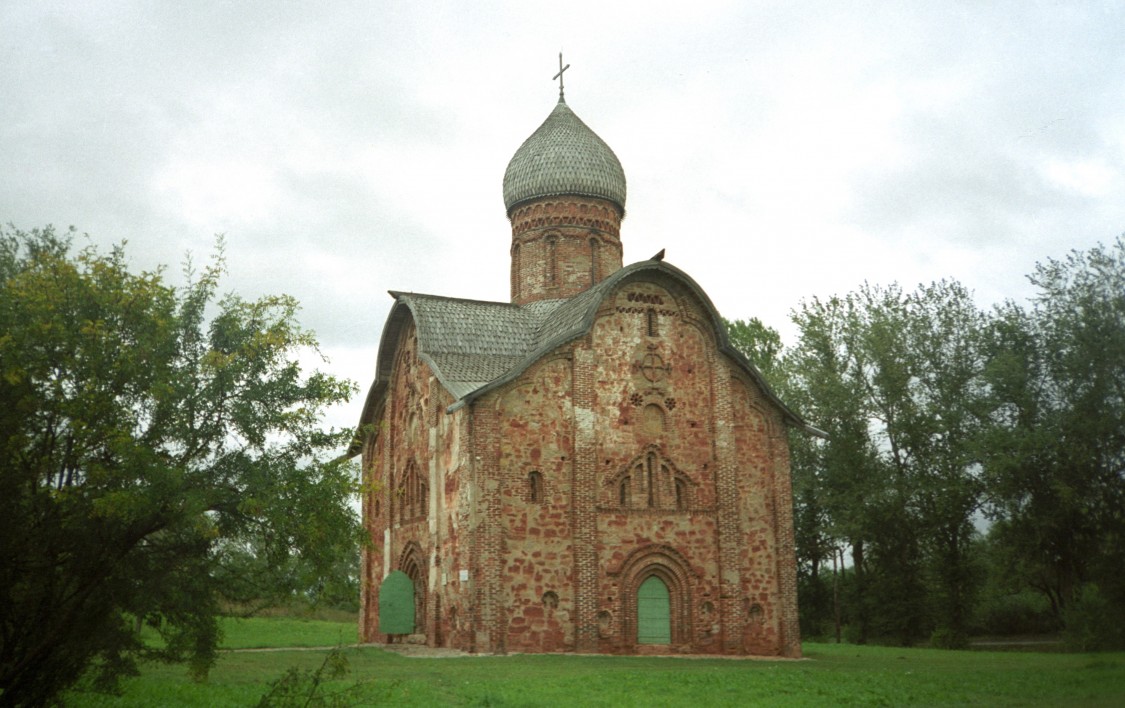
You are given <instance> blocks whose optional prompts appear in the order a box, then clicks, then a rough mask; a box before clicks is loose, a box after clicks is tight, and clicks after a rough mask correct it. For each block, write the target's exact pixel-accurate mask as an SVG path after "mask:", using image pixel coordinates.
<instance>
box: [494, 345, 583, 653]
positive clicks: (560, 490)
mask: <svg viewBox="0 0 1125 708" xmlns="http://www.w3.org/2000/svg"><path fill="white" fill-rule="evenodd" d="M570 367H571V363H570V361H569V358H568V357H564V356H559V357H553V358H548V359H545V360H543V361H540V362H539V363H537V364H535V365H534V366H532V367H531V368H530V369H529V370H528V371H527V372H526V373H525V374H524V376H522V377H520V381H519V382H518V383H517V384H516V385H514V386H512V387H510V388H508V390H506V391H505V392H504V393H503V394H502V395H500V396H498V397H497V399H498V400H497V402H496V408H497V414H498V421H499V433H500V458H499V470H498V475H499V502H500V505H501V509H500V516H501V524H502V525H503V528H504V539H503V540H504V546H503V554H504V567H503V573H502V575H503V579H502V582H501V586H502V598H503V599H502V602H501V603H500V607H499V608H498V609H499V611H501V612H503V613H504V615H505V617H504V619H503V620H502V622H501V625H502V626H503V627H504V632H505V636H506V639H505V648H506V649H507V651H520V652H528V651H531V652H543V651H560V650H570V649H573V648H574V592H573V587H574V577H573V569H574V559H573V553H572V548H573V539H572V538H571V503H572V499H573V493H572V484H571V483H572V479H571V477H572V469H573V468H572V465H573V449H574V432H573V424H574V413H573V410H572V408H571V401H570V398H571V397H570V391H571V376H570V374H571V371H570Z"/></svg>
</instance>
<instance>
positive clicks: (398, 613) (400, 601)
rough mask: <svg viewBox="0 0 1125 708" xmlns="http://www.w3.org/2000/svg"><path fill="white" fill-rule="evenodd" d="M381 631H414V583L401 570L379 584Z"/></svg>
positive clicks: (399, 632)
mask: <svg viewBox="0 0 1125 708" xmlns="http://www.w3.org/2000/svg"><path fill="white" fill-rule="evenodd" d="M379 631H380V632H382V633H383V634H413V633H414V583H413V582H412V581H411V580H410V576H408V575H407V574H406V573H404V572H402V571H401V570H396V571H394V572H392V573H391V574H390V575H388V576H387V577H386V578H384V579H383V584H382V585H380V586H379Z"/></svg>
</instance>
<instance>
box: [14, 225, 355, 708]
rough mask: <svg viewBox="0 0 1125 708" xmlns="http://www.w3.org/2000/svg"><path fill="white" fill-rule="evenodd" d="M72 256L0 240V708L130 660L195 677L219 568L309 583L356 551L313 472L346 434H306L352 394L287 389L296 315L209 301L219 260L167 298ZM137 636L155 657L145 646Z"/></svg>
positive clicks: (33, 701)
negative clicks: (229, 562) (150, 640)
mask: <svg viewBox="0 0 1125 708" xmlns="http://www.w3.org/2000/svg"><path fill="white" fill-rule="evenodd" d="M72 231H73V230H72ZM72 240H73V233H71V234H67V235H64V236H59V235H56V234H55V233H54V231H52V230H51V229H50V228H47V229H44V230H36V231H32V232H30V233H24V232H20V231H10V232H9V231H0V400H2V401H3V405H2V406H0V691H2V693H0V704H4V705H38V704H44V703H48V702H51V701H53V700H54V699H56V697H57V696H58V695H59V692H60V691H61V690H64V689H65V688H67V687H68V686H72V685H73V684H74V683H75V682H76V681H78V680H79V678H81V677H83V675H90V676H92V677H93V680H94V681H95V683H96V685H98V686H100V687H112V686H114V685H115V680H116V678H117V677H118V676H120V675H122V674H124V673H127V672H129V671H132V670H134V666H135V661H136V660H137V659H138V658H159V659H165V660H177V661H178V660H185V659H186V660H189V661H190V663H191V667H192V670H193V672H194V673H195V674H196V675H198V676H202V675H205V672H206V670H207V668H208V667H209V666H210V664H211V663H212V662H213V660H214V657H215V647H216V644H217V641H218V628H217V622H216V618H215V616H216V613H217V611H218V609H219V604H220V602H222V600H223V599H224V598H227V597H233V598H235V599H237V598H238V596H239V594H240V592H242V588H240V586H239V583H240V582H243V581H244V580H245V578H240V577H237V574H234V573H230V572H227V571H228V569H227V568H226V567H225V566H224V561H225V556H224V553H223V550H224V549H225V548H228V547H230V546H231V545H232V544H233V545H240V544H241V545H243V546H248V545H252V546H253V547H254V548H255V549H256V550H257V551H258V552H260V553H261V554H263V555H262V557H263V558H265V559H266V560H267V561H268V565H269V566H271V567H273V568H286V567H290V566H292V561H293V560H294V559H299V560H300V561H301V564H302V567H303V568H305V569H306V570H305V572H306V573H307V574H309V575H314V576H315V575H316V574H318V573H322V574H327V573H328V572H330V571H331V568H332V563H333V558H334V557H335V556H338V555H339V553H340V552H341V549H347V548H350V547H352V546H353V544H354V543H355V538H356V537H357V535H358V531H357V529H358V522H357V519H356V518H355V513H354V511H352V509H351V507H350V504H349V502H350V499H351V494H352V489H353V484H354V477H353V470H352V469H351V468H350V467H348V465H347V464H346V463H342V462H336V461H330V457H329V456H331V455H332V454H333V453H334V452H337V451H339V450H342V449H344V448H345V447H346V445H347V442H348V433H347V432H335V431H326V430H323V429H322V428H321V425H320V422H319V421H320V416H321V414H322V412H323V410H324V408H325V407H326V406H328V405H331V404H334V403H337V402H341V401H344V400H346V399H347V398H348V397H349V395H350V394H351V393H352V392H353V385H352V384H351V383H350V382H346V381H342V380H339V379H336V378H334V377H332V376H329V375H326V374H323V373H320V372H316V371H313V372H306V371H304V370H303V369H302V367H301V365H300V363H299V356H300V355H302V354H307V353H309V352H315V351H316V340H315V337H314V336H313V335H312V333H310V332H308V331H306V330H304V329H302V328H301V327H300V325H299V324H298V323H297V321H296V312H297V303H296V302H295V301H294V300H293V299H292V298H289V297H285V296H278V297H265V298H262V299H260V300H256V301H246V300H243V299H241V298H239V297H237V296H236V295H226V296H223V297H218V296H217V294H216V293H217V291H218V287H219V280H220V276H221V274H222V270H223V265H222V255H221V242H220V247H219V248H220V250H219V256H218V257H217V258H216V259H215V261H214V262H213V263H212V264H210V265H209V266H208V267H206V268H204V269H203V270H202V272H199V273H195V272H192V271H191V270H190V269H189V270H188V273H187V275H188V283H187V284H186V285H185V286H182V287H173V286H171V285H169V284H168V283H166V282H165V280H164V276H163V273H162V272H161V271H156V272H142V273H139V274H133V273H131V272H130V271H129V268H128V264H127V261H126V259H125V254H124V249H123V247H116V248H114V249H112V251H111V252H109V253H108V254H103V253H100V252H98V251H97V250H96V249H94V248H93V247H87V248H85V249H82V250H80V251H77V252H74V251H73V250H72V247H71V243H72ZM326 460H327V461H326ZM270 580H271V582H276V583H278V586H277V587H278V590H279V591H280V592H284V591H286V590H287V589H291V588H293V587H295V586H296V585H298V584H299V583H296V582H287V581H286V578H285V577H284V576H283V575H282V574H274V575H272V576H270ZM290 580H293V579H290ZM303 581H305V582H307V581H308V577H306V578H304V579H303ZM136 619H142V620H143V621H145V622H147V623H149V624H151V625H152V626H155V627H157V628H158V629H159V631H160V632H161V634H163V636H164V638H165V640H166V647H163V648H154V647H150V646H145V645H143V644H142V643H141V642H140V640H139V638H138V636H137V634H136V632H135V630H134V621H135V620H136Z"/></svg>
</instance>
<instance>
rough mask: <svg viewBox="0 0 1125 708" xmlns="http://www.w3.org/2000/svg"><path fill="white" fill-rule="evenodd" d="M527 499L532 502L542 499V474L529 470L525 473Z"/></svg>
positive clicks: (535, 502) (536, 502)
mask: <svg viewBox="0 0 1125 708" xmlns="http://www.w3.org/2000/svg"><path fill="white" fill-rule="evenodd" d="M527 499H528V501H530V502H531V503H532V504H539V503H541V502H542V501H543V475H541V474H539V472H536V471H531V472H528V473H527Z"/></svg>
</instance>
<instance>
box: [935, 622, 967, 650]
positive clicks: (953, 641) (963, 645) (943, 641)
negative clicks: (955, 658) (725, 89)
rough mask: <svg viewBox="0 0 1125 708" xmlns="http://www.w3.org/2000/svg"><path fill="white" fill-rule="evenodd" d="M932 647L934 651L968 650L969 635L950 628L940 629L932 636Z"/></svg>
mask: <svg viewBox="0 0 1125 708" xmlns="http://www.w3.org/2000/svg"><path fill="white" fill-rule="evenodd" d="M930 646H932V647H933V648H934V649H968V648H969V635H967V634H965V633H964V632H958V631H956V630H953V629H950V628H948V627H939V628H938V629H935V630H934V631H933V633H932V634H931V635H930Z"/></svg>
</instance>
